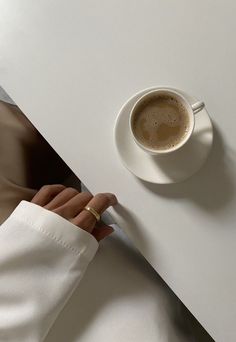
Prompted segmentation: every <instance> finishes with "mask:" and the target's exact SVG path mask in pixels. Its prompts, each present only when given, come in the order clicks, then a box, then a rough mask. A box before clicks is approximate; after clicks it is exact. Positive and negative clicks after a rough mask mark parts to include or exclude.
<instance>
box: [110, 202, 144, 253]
mask: <svg viewBox="0 0 236 342" xmlns="http://www.w3.org/2000/svg"><path fill="white" fill-rule="evenodd" d="M113 213H115V214H118V215H119V220H118V221H119V224H120V226H121V227H123V228H124V227H125V233H126V234H127V235H128V236H132V241H133V243H134V245H135V246H136V248H137V249H138V250H140V249H141V250H142V254H143V255H145V257H146V258H147V259H149V252H150V248H149V246H148V242H147V239H146V235H145V234H144V232H145V229H144V227H141V224H140V221H139V220H138V217H137V215H136V214H135V213H133V212H131V211H130V210H129V209H128V208H125V207H124V206H123V205H122V204H120V203H119V204H118V205H116V206H115V207H114V208H113Z"/></svg>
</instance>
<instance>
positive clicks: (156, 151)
mask: <svg viewBox="0 0 236 342" xmlns="http://www.w3.org/2000/svg"><path fill="white" fill-rule="evenodd" d="M204 106H205V105H204V103H203V102H201V101H197V102H195V103H194V104H190V103H189V102H188V100H187V99H186V98H185V97H184V96H183V95H182V94H181V93H179V92H178V91H176V90H172V89H168V88H158V89H154V90H151V91H149V92H147V93H145V94H144V95H143V96H141V98H139V99H138V100H137V102H136V103H135V104H134V106H133V108H132V109H131V112H130V118H129V126H130V131H131V134H132V136H133V139H134V141H135V143H136V144H137V145H138V146H139V147H140V148H142V149H143V150H144V151H145V152H147V153H149V154H152V155H160V154H168V153H171V152H174V151H176V150H178V149H179V148H181V147H182V146H184V145H185V144H186V142H187V141H188V140H189V138H190V137H191V135H192V133H193V130H194V125H195V114H197V113H198V112H199V111H201V110H202V109H203V108H204ZM172 133H175V134H172ZM165 138H166V141H165ZM171 139H172V140H171Z"/></svg>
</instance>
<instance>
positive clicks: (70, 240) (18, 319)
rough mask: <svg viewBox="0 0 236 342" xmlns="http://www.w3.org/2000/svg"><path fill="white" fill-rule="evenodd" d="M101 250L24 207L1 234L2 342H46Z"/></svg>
mask: <svg viewBox="0 0 236 342" xmlns="http://www.w3.org/2000/svg"><path fill="white" fill-rule="evenodd" d="M97 247H98V243H97V241H96V240H95V238H94V237H93V236H92V235H90V234H89V233H87V232H86V231H84V230H82V229H79V228H78V227H76V226H74V225H73V224H72V223H70V222H69V221H67V220H65V219H63V218H62V217H60V216H58V215H57V214H54V213H53V212H50V211H48V210H46V209H43V208H42V207H39V206H37V205H35V204H32V203H29V202H26V201H22V202H21V203H20V204H19V206H18V207H17V208H16V209H15V210H14V212H13V213H12V215H11V216H10V217H9V218H8V219H7V220H6V221H5V222H4V224H3V225H2V226H1V229H0V253H1V255H0V277H1V281H0V341H1V342H4V341H6V342H39V341H43V340H44V338H45V336H46V334H47V332H48V330H49V328H50V327H51V325H52V324H53V322H54V321H55V319H56V317H57V315H58V313H59V312H60V311H61V309H62V308H63V306H64V305H65V303H66V302H67V300H68V299H69V297H70V295H71V293H72V292H73V290H74V289H75V287H76V286H77V285H78V283H79V281H80V279H81V278H82V276H83V273H84V272H85V270H86V268H87V265H88V264H89V262H90V261H91V259H92V258H93V256H94V254H95V252H96V250H97ZM65 342H66V341H65Z"/></svg>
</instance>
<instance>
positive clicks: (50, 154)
mask: <svg viewBox="0 0 236 342" xmlns="http://www.w3.org/2000/svg"><path fill="white" fill-rule="evenodd" d="M70 173H71V171H70V169H69V168H68V167H67V166H66V164H65V163H64V162H63V161H62V159H61V158H60V157H59V156H58V155H57V154H56V152H55V151H54V150H53V149H52V148H51V147H50V145H49V144H48V143H47V142H46V141H45V140H44V139H43V137H42V136H41V135H40V134H39V133H38V132H37V130H36V129H35V128H34V126H33V125H32V124H31V123H30V122H29V121H28V119H27V118H26V117H25V115H24V114H23V113H22V112H21V111H20V109H19V108H18V107H17V106H14V105H10V104H7V103H5V102H2V101H0V224H1V223H2V222H3V221H4V220H5V219H6V218H7V217H8V216H9V214H10V213H11V212H12V211H13V210H14V208H15V207H16V206H17V205H18V204H19V202H20V201H21V200H22V199H25V200H30V199H31V198H32V197H33V195H34V194H35V192H36V189H39V188H40V187H41V186H42V185H44V184H52V183H61V182H63V180H64V179H65V178H66V177H67V176H68V175H69V174H70Z"/></svg>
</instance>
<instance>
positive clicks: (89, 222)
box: [72, 193, 117, 233]
mask: <svg viewBox="0 0 236 342" xmlns="http://www.w3.org/2000/svg"><path fill="white" fill-rule="evenodd" d="M115 204H117V199H116V196H115V195H113V194H111V193H102V194H97V195H95V196H94V197H93V199H92V200H91V201H90V202H89V203H88V204H87V206H89V207H91V208H93V209H95V210H96V211H97V212H98V213H99V214H100V215H101V214H102V213H103V212H104V211H105V210H106V209H107V208H108V207H110V206H113V205H115ZM96 222H97V221H96V218H95V217H94V215H93V214H91V213H90V212H89V211H87V210H83V211H81V212H80V213H79V215H77V216H76V217H75V218H74V219H73V220H72V223H74V224H75V225H77V226H78V227H80V228H82V229H84V230H87V231H88V232H90V233H91V232H92V230H93V228H94V226H95V224H96Z"/></svg>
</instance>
